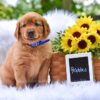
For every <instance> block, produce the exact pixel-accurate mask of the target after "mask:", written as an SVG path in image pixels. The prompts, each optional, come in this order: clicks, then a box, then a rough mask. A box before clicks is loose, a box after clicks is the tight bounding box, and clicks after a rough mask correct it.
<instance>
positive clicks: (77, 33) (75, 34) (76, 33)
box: [73, 32, 81, 38]
mask: <svg viewBox="0 0 100 100" xmlns="http://www.w3.org/2000/svg"><path fill="white" fill-rule="evenodd" d="M73 36H74V37H76V38H79V37H80V36H81V34H80V32H74V34H73Z"/></svg>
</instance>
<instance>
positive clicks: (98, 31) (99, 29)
mask: <svg viewBox="0 0 100 100" xmlns="http://www.w3.org/2000/svg"><path fill="white" fill-rule="evenodd" d="M90 30H91V31H93V30H94V31H96V34H97V35H98V37H99V38H100V23H95V24H94V25H92V27H91V29H90Z"/></svg>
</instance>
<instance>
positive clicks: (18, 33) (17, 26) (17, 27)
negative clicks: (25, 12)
mask: <svg viewBox="0 0 100 100" xmlns="http://www.w3.org/2000/svg"><path fill="white" fill-rule="evenodd" d="M19 35H20V23H19V22H17V24H16V30H15V37H16V38H17V39H19Z"/></svg>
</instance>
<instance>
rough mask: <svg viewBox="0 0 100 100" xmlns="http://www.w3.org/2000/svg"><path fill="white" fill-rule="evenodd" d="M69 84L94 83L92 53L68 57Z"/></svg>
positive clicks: (69, 55)
mask: <svg viewBox="0 0 100 100" xmlns="http://www.w3.org/2000/svg"><path fill="white" fill-rule="evenodd" d="M66 67H67V68H66V69H67V81H68V82H82V81H93V67H92V57H91V53H90V52H89V53H79V54H68V55H66Z"/></svg>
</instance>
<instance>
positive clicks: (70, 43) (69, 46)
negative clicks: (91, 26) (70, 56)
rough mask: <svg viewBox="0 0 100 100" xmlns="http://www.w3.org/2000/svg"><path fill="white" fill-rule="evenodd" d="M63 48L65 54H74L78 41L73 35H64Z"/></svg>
mask: <svg viewBox="0 0 100 100" xmlns="http://www.w3.org/2000/svg"><path fill="white" fill-rule="evenodd" d="M61 48H62V49H63V51H64V52H67V51H68V52H69V53H71V52H73V51H75V49H76V39H75V38H73V37H72V35H68V34H66V35H64V36H62V37H61Z"/></svg>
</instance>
